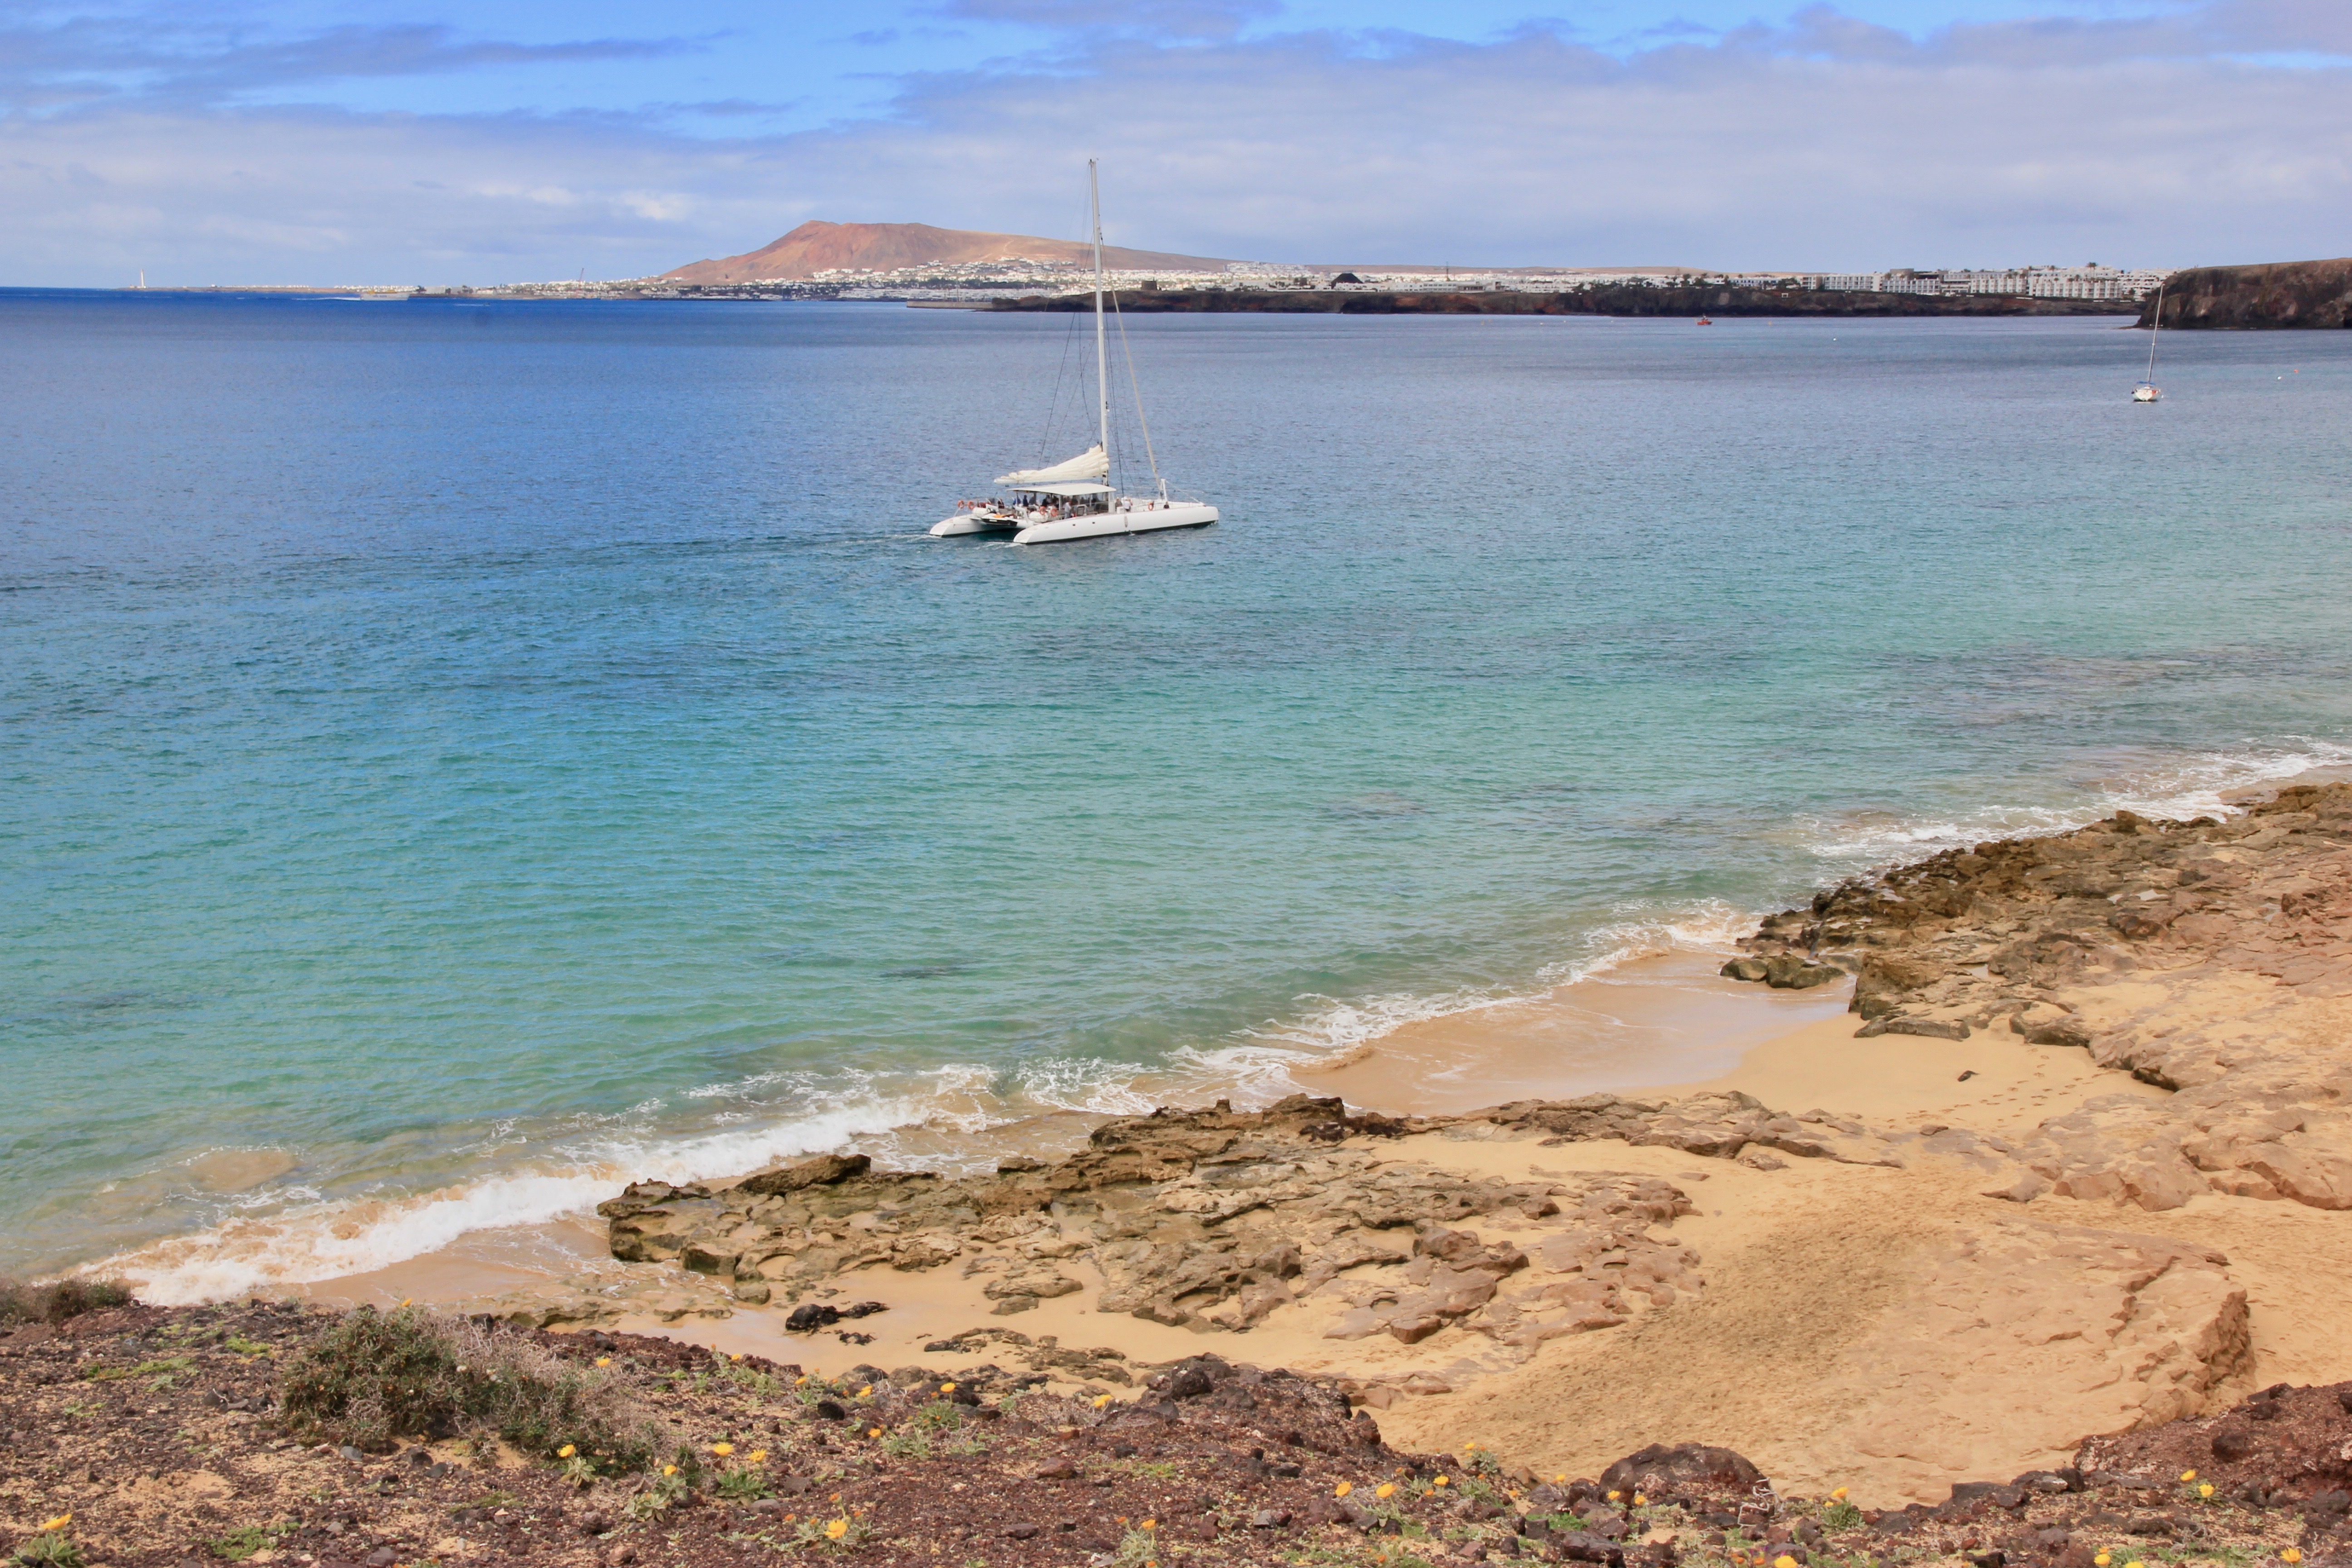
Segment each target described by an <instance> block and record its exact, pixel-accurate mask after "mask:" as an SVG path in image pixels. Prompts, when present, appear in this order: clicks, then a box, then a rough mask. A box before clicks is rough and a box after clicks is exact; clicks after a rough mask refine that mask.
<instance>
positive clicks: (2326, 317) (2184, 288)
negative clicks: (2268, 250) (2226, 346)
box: [2139, 257, 2352, 329]
mask: <svg viewBox="0 0 2352 1568" xmlns="http://www.w3.org/2000/svg"><path fill="white" fill-rule="evenodd" d="M2163 306H2164V324H2165V325H2166V326H2167V327H2215V328H2241V329H2243V328H2261V327H2347V326H2352V257H2338V258H2336V259H2335V260H2332V261H2273V262H2265V263H2263V264H2261V265H2259V266H2252V267H2192V268H2189V269H2188V270H2187V271H2185V272H2176V273H2174V274H2173V275H2172V277H2171V278H2170V279H2168V281H2167V282H2166V284H2165V287H2164V298H2163ZM2156 310H2157V301H2156V300H2148V302H2147V307H2146V308H2145V309H2144V310H2141V311H2140V317H2139V324H2140V325H2141V326H2143V327H2146V326H2152V325H2154V324H2155V321H2156Z"/></svg>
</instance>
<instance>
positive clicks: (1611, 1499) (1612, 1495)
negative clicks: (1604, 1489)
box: [1609, 1492, 1619, 1502]
mask: <svg viewBox="0 0 2352 1568" xmlns="http://www.w3.org/2000/svg"><path fill="white" fill-rule="evenodd" d="M1618 1495H1619V1494H1617V1493H1616V1492H1611V1493H1610V1494H1609V1500H1610V1501H1611V1502H1615V1501H1616V1500H1617V1498H1618Z"/></svg>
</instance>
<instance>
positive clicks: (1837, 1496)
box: [1830, 1487, 1845, 1502]
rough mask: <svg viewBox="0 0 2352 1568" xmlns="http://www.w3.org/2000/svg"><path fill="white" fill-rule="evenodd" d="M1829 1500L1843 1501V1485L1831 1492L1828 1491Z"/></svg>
mask: <svg viewBox="0 0 2352 1568" xmlns="http://www.w3.org/2000/svg"><path fill="white" fill-rule="evenodd" d="M1830 1501H1832V1502H1843V1501H1845V1489H1844V1488H1843V1487H1840V1488H1838V1489H1837V1490H1835V1491H1833V1492H1832V1493H1830Z"/></svg>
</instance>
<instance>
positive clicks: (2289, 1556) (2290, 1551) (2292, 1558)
mask: <svg viewBox="0 0 2352 1568" xmlns="http://www.w3.org/2000/svg"><path fill="white" fill-rule="evenodd" d="M2279 1561H2280V1562H2282V1563H2300V1562H2302V1561H2303V1553H2302V1552H2301V1551H2299V1550H2298V1549H2296V1548H2295V1547H2292V1546H2290V1547H2288V1548H2287V1549H2286V1550H2285V1551H2284V1552H2280V1553H2279Z"/></svg>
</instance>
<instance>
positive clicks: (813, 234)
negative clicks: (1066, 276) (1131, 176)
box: [662, 218, 1225, 283]
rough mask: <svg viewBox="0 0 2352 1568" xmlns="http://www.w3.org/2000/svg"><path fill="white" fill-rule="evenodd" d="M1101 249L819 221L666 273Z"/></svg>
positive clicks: (1134, 257)
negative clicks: (764, 242)
mask: <svg viewBox="0 0 2352 1568" xmlns="http://www.w3.org/2000/svg"><path fill="white" fill-rule="evenodd" d="M1093 259H1094V251H1093V248H1092V247H1089V246H1087V245H1083V244H1081V243H1079V242H1078V241H1076V240H1074V239H1040V238H1038V237H1035V236H1034V235H1026V234H983V233H982V232H980V231H979V230H977V229H969V228H933V227H932V226H930V225H929V224H927V223H826V222H824V221H823V220H822V219H817V218H812V219H810V220H809V221H808V222H807V223H804V224H803V225H801V226H800V227H798V228H796V229H794V230H793V232H792V233H790V234H788V235H786V236H784V237H782V239H779V240H776V241H774V242H773V243H772V244H769V245H765V246H762V247H760V248H759V249H757V250H751V251H746V252H744V253H743V254H742V255H740V256H729V257H724V258H720V259H719V260H717V261H696V262H691V263H689V264H688V265H687V266H684V267H681V268H677V270H675V271H671V272H665V273H663V274H662V277H663V279H665V280H667V281H670V282H677V283H750V282H753V281H756V280H760V279H775V278H809V277H813V276H814V275H815V274H817V273H819V272H832V271H837V270H841V269H843V268H864V269H866V270H869V271H874V272H887V271H890V270H893V269H894V268H900V267H920V266H923V265H926V264H928V263H932V262H947V263H955V262H968V261H1006V260H1026V261H1062V262H1077V263H1086V264H1091V263H1092V261H1093ZM1103 265H1104V266H1105V267H1114V268H1154V267H1164V268H1169V269H1171V270H1176V271H1187V272H1198V271H1203V270H1209V271H1216V270H1222V269H1223V267H1224V265H1225V264H1224V263H1223V261H1220V260H1216V259H1214V258H1211V257H1206V256H1173V255H1170V254H1169V253H1167V252H1166V251H1160V250H1128V249H1125V248H1122V247H1118V246H1111V245H1106V246H1104V247H1103Z"/></svg>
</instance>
